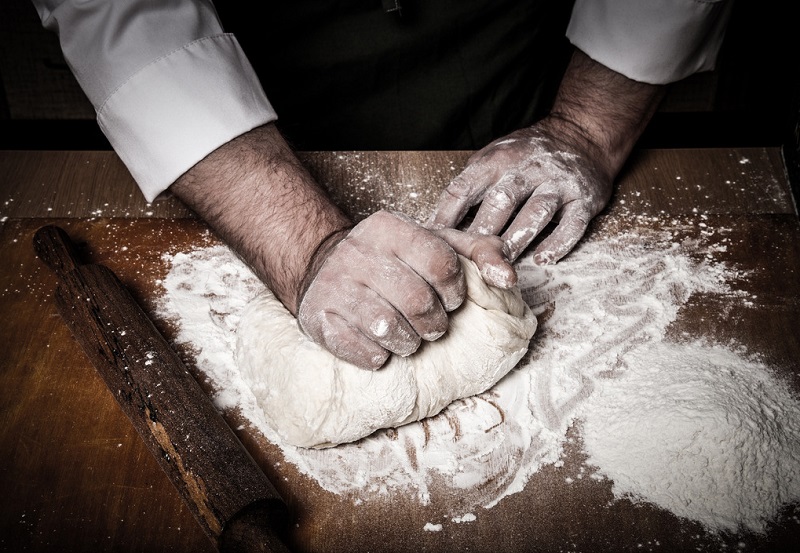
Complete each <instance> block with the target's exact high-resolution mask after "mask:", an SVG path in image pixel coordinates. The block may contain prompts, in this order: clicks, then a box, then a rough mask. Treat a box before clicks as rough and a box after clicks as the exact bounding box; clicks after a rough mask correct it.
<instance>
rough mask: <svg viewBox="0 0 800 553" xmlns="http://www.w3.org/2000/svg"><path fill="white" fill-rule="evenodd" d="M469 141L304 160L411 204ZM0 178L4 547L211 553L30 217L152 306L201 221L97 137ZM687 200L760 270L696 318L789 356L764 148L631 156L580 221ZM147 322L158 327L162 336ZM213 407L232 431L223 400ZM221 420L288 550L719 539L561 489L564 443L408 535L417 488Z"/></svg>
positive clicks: (9, 168) (361, 192)
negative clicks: (367, 483)
mask: <svg viewBox="0 0 800 553" xmlns="http://www.w3.org/2000/svg"><path fill="white" fill-rule="evenodd" d="M467 156H468V154H467V153H465V152H405V153H400V152H383V153H374V152H362V153H353V152H343V153H336V152H329V153H318V154H306V155H305V156H304V160H305V161H306V163H307V164H308V165H309V167H310V168H311V170H312V172H314V174H315V175H317V177H318V178H319V180H320V181H321V182H323V183H324V184H326V185H328V186H329V187H330V188H331V189H332V191H333V194H334V196H336V197H337V198H338V199H339V200H340V202H342V203H343V204H344V205H345V206H346V207H347V208H348V209H349V211H350V212H351V213H352V214H353V215H354V216H356V217H360V216H363V215H365V214H367V213H369V212H370V211H372V210H374V209H378V208H381V207H386V208H391V209H400V210H403V211H405V212H407V213H409V214H411V215H414V216H417V217H424V216H425V215H426V214H427V213H428V211H429V210H430V208H431V206H432V204H433V202H434V200H435V198H436V195H437V191H438V190H439V189H440V188H441V187H442V186H443V185H444V184H445V183H446V182H447V181H448V180H449V178H451V177H452V176H453V175H454V174H456V173H457V171H458V170H459V168H460V167H461V166H462V165H463V163H464V162H465V160H466V158H467ZM0 179H2V180H0V221H2V223H0V225H2V228H0V256H2V257H0V258H2V259H3V264H2V268H0V313H2V317H0V490H2V492H3V498H2V500H0V550H1V551H20V550H29V551H112V550H113V551H211V550H213V546H212V543H211V542H210V541H209V540H208V539H207V538H206V537H205V536H204V534H203V532H202V530H201V529H200V527H199V526H198V525H197V523H196V522H195V520H194V519H193V517H192V515H191V513H190V512H189V511H188V510H187V509H186V508H185V507H184V506H183V504H182V502H181V500H180V496H179V495H178V494H177V492H175V490H174V489H173V488H172V486H171V485H170V483H169V480H168V479H167V478H166V476H165V475H164V473H163V472H162V471H161V469H160V468H159V466H158V464H157V463H156V462H155V460H154V459H153V458H152V456H151V455H150V454H149V452H148V451H147V449H146V447H145V446H144V444H143V443H142V442H141V440H140V439H139V437H138V435H137V434H136V432H135V431H134V429H133V427H132V426H131V425H130V423H129V421H128V420H127V419H126V417H125V415H124V414H123V413H122V411H121V410H120V409H119V407H118V405H117V403H116V401H115V400H114V398H113V395H112V394H111V393H110V392H109V391H108V390H107V388H106V386H105V384H104V383H103V381H102V379H101V378H100V377H99V376H98V375H97V373H96V371H95V369H94V368H93V367H92V365H91V364H90V362H89V360H88V359H87V358H86V356H85V355H84V354H83V352H82V351H81V349H80V347H79V346H78V345H77V343H76V342H75V341H74V339H73V338H72V336H71V335H70V333H69V330H68V329H67V327H66V326H65V325H64V323H63V321H62V320H61V318H60V317H59V316H58V314H57V311H56V308H55V305H54V302H53V290H54V288H55V284H56V281H55V277H54V276H53V275H52V274H51V273H50V271H49V270H48V269H46V268H45V267H44V266H43V265H42V264H41V262H40V261H39V260H37V259H36V257H35V254H34V252H33V248H32V247H31V239H32V236H33V234H34V232H35V231H36V229H37V228H39V227H40V226H41V225H43V224H45V223H49V222H55V223H58V224H59V225H61V226H63V227H64V228H65V229H67V230H68V231H69V232H70V234H71V235H72V236H73V237H74V238H75V240H76V241H78V242H80V243H83V244H84V246H83V253H84V254H85V255H87V256H88V260H90V261H94V262H102V263H104V264H106V265H107V266H108V267H109V268H111V269H112V270H113V271H114V272H115V273H116V274H117V275H118V276H119V277H120V279H121V280H122V281H123V282H124V283H125V285H126V286H127V287H128V288H129V289H130V290H131V292H132V293H133V295H134V297H136V298H137V300H139V302H140V303H141V305H142V306H143V307H144V309H145V311H146V312H148V313H150V314H151V315H153V314H154V313H155V305H154V301H155V299H156V284H155V282H156V280H157V279H159V278H161V277H163V276H164V275H165V273H166V270H167V267H166V266H165V264H164V262H163V260H162V258H161V256H162V254H163V253H165V252H170V253H175V252H178V251H184V250H185V249H186V248H188V247H190V246H192V245H197V244H205V243H208V241H209V237H208V236H207V233H206V229H205V227H204V225H203V224H202V223H201V222H200V221H198V220H196V219H193V218H191V217H190V216H189V215H190V214H189V213H188V212H187V211H186V210H185V209H184V208H183V207H182V206H180V205H179V204H178V203H177V202H175V201H174V200H171V199H167V200H164V201H159V202H156V203H154V204H153V205H152V206H150V205H147V204H146V203H145V202H144V201H142V200H141V199H140V197H139V196H138V195H137V192H136V190H135V188H134V185H133V183H132V181H131V180H130V176H129V175H128V174H127V172H126V171H125V169H124V167H122V165H121V164H120V163H119V161H118V160H117V159H116V157H115V156H114V155H113V154H111V153H108V152H2V153H0ZM98 210H99V211H98ZM697 212H699V213H704V214H707V215H708V224H709V225H710V226H712V225H720V226H725V227H726V228H730V229H732V230H731V234H729V235H728V238H729V239H730V241H731V243H732V244H737V247H735V248H733V247H731V248H728V250H727V251H726V252H725V253H724V254H723V259H722V260H723V261H729V262H732V263H736V264H737V266H741V267H742V268H744V269H747V268H759V269H766V270H761V271H759V272H758V274H759V275H762V276H760V277H759V278H758V279H754V280H753V281H752V282H748V283H747V287H748V291H749V292H752V293H754V294H757V295H758V298H759V301H758V303H757V305H755V306H754V307H753V308H752V309H749V310H748V311H747V313H746V314H745V315H743V316H742V317H740V318H739V319H738V320H737V321H735V322H733V321H730V320H725V319H719V320H714V321H713V322H712V323H709V322H708V319H706V320H705V321H704V322H703V323H702V324H705V325H709V324H711V328H710V329H708V328H707V329H706V331H711V332H714V333H715V334H716V335H718V336H720V337H723V338H724V337H731V338H736V339H737V340H738V341H739V342H740V343H742V344H744V345H747V346H749V347H752V348H753V349H754V350H755V351H759V352H761V353H763V355H764V356H765V358H766V359H767V360H769V361H771V362H774V363H776V364H779V365H781V366H783V367H788V369H787V370H790V371H791V370H794V371H797V362H796V360H797V359H798V358H800V342H799V341H798V340H800V338H798V332H797V329H798V328H800V305H799V302H798V297H800V279H798V274H800V273H799V271H800V225H798V221H797V217H796V215H795V214H794V207H793V204H792V201H791V198H790V196H789V194H788V187H787V185H786V182H785V180H784V176H783V172H782V166H781V162H780V156H779V153H778V151H777V150H774V149H764V148H752V149H746V150H727V149H723V150H660V151H659V150H653V151H643V152H639V153H637V154H636V155H635V156H634V158H633V159H632V161H631V163H630V165H629V167H628V169H627V170H626V172H625V174H624V175H623V177H622V179H621V182H620V184H619V187H618V191H617V193H616V194H615V197H614V199H613V201H612V205H611V206H610V208H609V210H608V211H607V212H606V214H605V215H604V216H603V217H601V219H600V220H598V222H597V224H595V225H594V226H593V228H592V230H591V232H592V236H593V237H602V236H604V235H610V234H611V233H614V232H616V231H617V230H619V226H620V225H623V226H625V227H626V228H631V227H635V226H637V225H649V226H652V225H663V226H665V227H669V226H670V225H673V224H678V222H679V220H680V219H681V218H682V217H684V216H691V215H692V214H693V213H697ZM641 214H644V215H648V216H649V217H647V218H646V219H645V218H642V219H639V218H637V215H641ZM212 240H213V238H212ZM87 245H88V247H87ZM719 307H720V306H719V305H714V304H713V302H712V303H711V304H708V305H706V304H703V303H702V302H699V303H695V304H692V305H691V306H689V308H688V309H687V313H685V315H684V318H685V320H686V322H685V324H686V325H687V327H688V328H691V326H692V325H695V326H697V325H700V324H701V322H700V320H701V319H702V318H703V315H704V314H705V313H708V312H713V310H714V309H718V308H719ZM155 322H156V325H157V326H158V327H159V329H160V330H161V331H162V332H164V333H165V334H166V335H167V336H169V335H170V333H171V332H173V331H174V329H170V328H169V325H168V324H167V323H166V322H165V321H159V320H157V319H156V320H155ZM795 374H797V372H795ZM794 382H798V380H797V379H795V380H794ZM798 391H800V390H798ZM228 418H229V423H230V425H231V426H232V427H233V428H239V425H238V422H239V421H237V420H236V418H235V415H231V414H229V415H228ZM237 434H238V435H239V438H240V439H241V440H242V441H243V442H244V443H245V445H246V446H247V447H248V449H249V450H250V451H251V453H252V454H253V456H254V457H255V458H256V460H257V461H258V462H259V464H260V465H261V466H262V468H264V470H265V472H267V474H268V476H270V478H271V479H273V481H275V483H276V486H277V487H278V489H279V491H280V492H281V493H282V494H283V495H284V497H285V498H286V499H287V501H288V503H289V506H290V509H291V510H292V514H293V516H294V522H295V524H296V526H295V527H294V529H293V531H292V535H291V542H292V545H293V546H294V547H295V549H297V550H308V551H312V550H313V551H385V550H398V551H402V550H406V551H422V550H427V551H452V550H470V551H521V550H539V551H567V550H568V551H572V550H580V551H610V550H636V551H641V550H649V549H653V550H659V551H675V550H679V551H684V550H696V549H698V548H699V549H700V550H716V549H719V548H720V542H717V541H715V539H714V538H713V537H712V536H709V535H707V534H706V533H705V532H704V530H703V529H702V527H700V526H699V525H697V524H692V523H689V522H686V521H680V520H678V519H676V518H675V517H674V516H672V515H671V514H669V513H666V512H663V511H660V510H658V509H655V508H652V507H649V506H646V505H645V506H635V505H633V504H631V503H628V502H625V501H619V502H614V503H613V504H612V505H610V506H609V505H608V503H609V500H610V499H611V497H612V496H611V491H610V484H609V483H608V482H598V481H594V480H592V479H583V480H580V481H576V482H574V483H573V484H571V485H566V484H565V483H564V481H565V475H569V474H574V473H575V472H576V471H577V467H579V466H580V465H581V463H582V461H583V458H582V454H581V452H580V450H579V449H578V448H573V449H572V450H570V451H568V453H567V455H566V457H565V464H564V466H563V467H554V466H549V467H546V468H544V469H543V470H541V471H540V472H539V473H537V474H535V475H534V477H533V478H532V479H531V480H530V482H529V483H528V485H527V486H526V489H525V491H524V492H522V493H519V494H515V495H511V496H509V497H507V498H506V499H504V500H503V502H501V503H500V504H499V505H498V506H496V507H494V508H492V509H488V510H482V511H481V515H480V517H478V520H476V521H475V522H473V523H471V524H465V525H451V526H450V527H448V529H447V531H445V532H438V533H434V532H422V531H421V528H422V526H423V525H424V524H425V522H426V521H427V520H431V519H432V516H431V515H432V513H431V512H430V511H429V510H426V508H421V507H420V506H419V504H418V501H416V500H415V499H414V498H410V497H409V498H402V497H396V496H393V497H392V499H391V501H385V502H376V501H370V502H367V503H364V504H362V505H358V506H356V505H355V504H354V501H353V498H352V497H339V496H335V495H333V494H330V493H328V492H325V491H324V490H322V489H320V488H319V487H318V486H316V485H315V484H314V482H313V481H311V480H310V479H308V478H307V477H305V476H303V475H302V474H299V473H298V472H297V470H296V469H294V468H293V467H291V466H290V465H289V464H288V463H286V464H281V466H280V468H276V461H279V460H280V458H279V451H278V450H277V448H275V447H274V446H271V445H270V444H268V443H264V442H263V439H261V438H260V437H259V436H254V435H251V434H249V433H248V432H247V431H246V430H238V431H237ZM798 514H799V513H798V512H797V510H796V509H789V510H787V512H786V513H785V516H784V517H783V518H782V519H781V521H780V524H779V525H777V526H776V527H775V528H773V529H772V530H771V532H770V534H769V535H768V536H766V537H759V536H745V537H729V538H726V539H725V540H724V541H723V542H722V543H723V544H724V545H725V546H727V547H728V550H732V549H735V548H736V547H738V545H739V542H740V541H741V542H742V543H743V545H744V547H746V549H747V550H750V551H753V550H760V551H772V550H784V551H790V550H792V548H793V547H794V546H795V545H797V543H798V536H800V525H799V524H798ZM656 544H658V545H656Z"/></svg>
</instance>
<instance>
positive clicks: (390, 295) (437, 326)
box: [370, 261, 448, 355]
mask: <svg viewBox="0 0 800 553" xmlns="http://www.w3.org/2000/svg"><path fill="white" fill-rule="evenodd" d="M372 277H373V278H371V280H370V287H371V288H372V289H373V290H374V291H375V293H377V294H378V295H379V296H381V297H382V298H384V299H385V300H386V301H387V302H388V303H389V304H391V305H392V306H393V307H394V309H396V310H397V311H398V312H399V313H400V314H401V315H402V317H403V318H404V319H405V320H406V321H408V324H409V325H410V326H411V328H412V329H413V331H414V333H415V335H416V336H419V337H420V338H422V339H423V340H428V341H433V340H436V339H437V338H440V337H441V336H442V335H443V334H444V333H445V332H446V331H447V326H448V321H447V313H446V312H445V309H444V307H443V306H442V304H441V302H440V301H439V297H438V296H437V294H436V292H435V291H434V289H433V288H432V287H431V285H430V284H429V283H428V282H427V281H426V280H425V279H424V278H422V277H421V276H420V275H419V274H417V273H416V272H415V271H413V270H412V269H411V267H409V266H408V265H406V264H404V263H401V262H399V261H396V262H395V263H393V264H391V265H390V266H384V267H382V268H380V269H379V270H378V271H377V272H376V273H374V274H373V275H372ZM416 345H417V346H419V343H417V344H416ZM413 351H416V347H415V348H414V350H412V351H408V352H405V353H404V354H405V355H408V354H409V353H413Z"/></svg>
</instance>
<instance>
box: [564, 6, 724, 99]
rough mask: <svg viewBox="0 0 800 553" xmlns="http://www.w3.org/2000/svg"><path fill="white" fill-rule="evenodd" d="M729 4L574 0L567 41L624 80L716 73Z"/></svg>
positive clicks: (667, 79)
mask: <svg viewBox="0 0 800 553" xmlns="http://www.w3.org/2000/svg"><path fill="white" fill-rule="evenodd" d="M731 5H732V2H731V1H727V0H647V1H644V0H577V1H576V2H575V6H574V8H573V11H572V18H571V19H570V23H569V26H568V28H567V38H568V39H569V40H570V42H572V44H573V45H575V46H576V47H577V48H579V49H580V50H582V51H583V52H585V53H586V54H587V55H588V56H589V57H590V58H592V59H593V60H595V61H598V62H600V63H602V64H603V65H605V66H606V67H608V68H609V69H613V70H614V71H616V72H618V73H622V74H623V75H625V76H626V77H628V78H630V79H633V80H636V81H641V82H645V83H650V84H667V83H670V82H674V81H678V80H680V79H683V78H684V77H688V76H689V75H691V74H693V73H697V72H699V71H707V70H711V69H714V64H715V63H716V58H717V53H718V52H719V48H720V45H721V44H722V39H723V37H724V34H725V27H726V24H727V21H728V17H729V15H730V8H731Z"/></svg>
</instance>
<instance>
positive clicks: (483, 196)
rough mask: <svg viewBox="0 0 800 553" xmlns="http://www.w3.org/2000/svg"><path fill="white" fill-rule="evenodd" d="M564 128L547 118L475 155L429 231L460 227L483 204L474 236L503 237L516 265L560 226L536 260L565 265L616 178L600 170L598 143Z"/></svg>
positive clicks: (539, 248) (472, 228) (540, 247)
mask: <svg viewBox="0 0 800 553" xmlns="http://www.w3.org/2000/svg"><path fill="white" fill-rule="evenodd" d="M560 126H561V125H560V124H559V122H557V121H553V120H550V119H544V120H543V121H541V122H540V123H538V124H537V125H534V126H533V127H529V128H526V129H522V130H519V131H516V132H514V133H512V134H510V135H508V136H507V137H505V138H502V139H500V140H496V141H494V142H492V143H491V144H489V145H488V146H486V147H485V148H483V149H482V150H480V151H478V152H477V153H475V154H474V155H473V156H472V157H471V158H470V159H469V161H468V163H467V166H466V168H465V169H464V170H463V171H462V172H461V174H459V175H458V176H457V177H456V178H455V179H454V180H453V181H452V182H451V183H450V185H449V186H448V187H447V188H446V189H445V190H444V192H443V193H442V195H441V197H440V199H439V203H438V204H437V207H436V210H435V212H434V214H433V216H432V217H431V219H430V221H429V222H428V226H429V227H431V228H443V227H454V226H456V225H457V224H458V223H459V222H461V220H462V219H463V218H464V216H465V215H466V213H467V211H468V210H469V209H470V208H471V207H473V206H476V205H478V204H480V207H479V209H478V211H477V213H476V215H475V218H474V219H473V221H472V223H471V224H470V225H469V228H468V231H469V232H475V233H479V234H494V235H501V237H502V239H503V241H504V242H505V248H506V254H507V257H508V259H509V260H510V261H513V260H515V259H516V258H517V257H519V255H520V254H521V253H522V252H523V251H524V250H525V249H526V248H527V247H528V246H529V245H530V244H531V242H533V240H534V239H535V238H536V237H537V236H538V235H539V233H541V232H542V230H543V229H544V228H545V226H546V225H547V224H548V223H549V222H550V221H551V220H556V221H558V225H557V226H556V228H555V229H554V230H553V231H552V232H551V233H550V235H549V236H547V237H546V238H545V239H544V240H542V241H541V242H540V243H539V245H538V246H537V248H536V251H535V254H534V260H535V261H536V262H537V263H542V264H545V263H552V262H555V261H558V260H559V259H561V258H562V257H563V256H564V255H566V254H567V253H568V252H569V251H570V250H571V249H572V248H573V247H574V246H575V244H576V243H577V242H578V240H580V238H581V237H582V236H583V234H584V232H585V231H586V228H587V226H588V225H589V222H590V221H591V219H592V218H593V217H594V216H595V215H597V214H598V213H599V212H600V211H601V210H602V209H603V207H605V205H606V203H607V202H608V199H609V197H610V196H611V186H612V177H611V176H609V175H608V174H607V172H605V171H603V170H601V167H602V166H603V165H602V164H601V163H599V160H597V159H596V157H597V155H596V153H595V152H596V151H595V149H593V148H592V147H591V144H589V143H587V141H586V140H585V139H582V137H580V136H579V135H578V134H577V133H566V132H559V131H560V128H559V127H560Z"/></svg>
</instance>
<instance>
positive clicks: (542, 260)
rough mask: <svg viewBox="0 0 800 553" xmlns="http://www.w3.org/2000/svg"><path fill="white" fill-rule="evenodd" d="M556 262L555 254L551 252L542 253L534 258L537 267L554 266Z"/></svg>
mask: <svg viewBox="0 0 800 553" xmlns="http://www.w3.org/2000/svg"><path fill="white" fill-rule="evenodd" d="M555 261H556V259H555V254H554V253H553V252H551V251H546V252H540V253H537V254H536V255H534V256H533V262H534V263H536V264H537V265H552V264H553V263H555Z"/></svg>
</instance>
